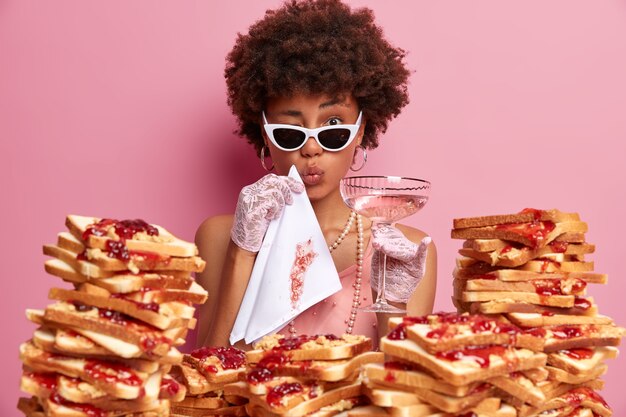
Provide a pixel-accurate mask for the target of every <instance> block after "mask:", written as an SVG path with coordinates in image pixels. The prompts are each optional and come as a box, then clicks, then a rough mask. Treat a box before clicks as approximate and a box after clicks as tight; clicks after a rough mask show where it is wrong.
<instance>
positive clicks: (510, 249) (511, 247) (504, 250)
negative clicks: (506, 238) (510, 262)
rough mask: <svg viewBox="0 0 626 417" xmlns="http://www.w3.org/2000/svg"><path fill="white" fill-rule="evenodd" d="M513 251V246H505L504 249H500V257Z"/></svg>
mask: <svg viewBox="0 0 626 417" xmlns="http://www.w3.org/2000/svg"><path fill="white" fill-rule="evenodd" d="M512 250H513V246H511V245H506V246H505V247H503V248H502V250H501V251H500V255H504V254H505V253H509V252H511V251H512Z"/></svg>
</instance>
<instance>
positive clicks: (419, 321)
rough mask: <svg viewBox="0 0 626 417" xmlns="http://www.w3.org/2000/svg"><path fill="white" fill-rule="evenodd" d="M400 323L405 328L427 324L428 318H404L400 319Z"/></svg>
mask: <svg viewBox="0 0 626 417" xmlns="http://www.w3.org/2000/svg"><path fill="white" fill-rule="evenodd" d="M402 323H404V324H405V325H407V326H410V325H411V324H428V316H419V317H415V316H406V317H403V318H402Z"/></svg>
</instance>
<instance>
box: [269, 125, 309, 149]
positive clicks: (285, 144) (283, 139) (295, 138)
mask: <svg viewBox="0 0 626 417" xmlns="http://www.w3.org/2000/svg"><path fill="white" fill-rule="evenodd" d="M273 133H274V139H275V140H276V142H277V143H278V144H279V145H280V146H281V147H282V148H285V149H296V148H297V147H298V146H300V145H302V143H303V142H304V140H305V139H306V137H305V136H306V135H305V134H304V132H300V131H299V130H296V129H288V128H282V127H281V128H279V129H274V132H273Z"/></svg>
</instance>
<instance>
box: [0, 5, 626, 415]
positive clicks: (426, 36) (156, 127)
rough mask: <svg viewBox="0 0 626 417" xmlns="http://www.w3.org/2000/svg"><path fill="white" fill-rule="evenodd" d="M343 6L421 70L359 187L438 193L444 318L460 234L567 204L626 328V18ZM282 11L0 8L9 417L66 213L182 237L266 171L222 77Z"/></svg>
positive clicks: (576, 9) (615, 396)
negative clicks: (404, 181) (21, 357)
mask: <svg viewBox="0 0 626 417" xmlns="http://www.w3.org/2000/svg"><path fill="white" fill-rule="evenodd" d="M350 3H351V4H353V5H355V6H360V5H365V4H367V5H368V6H369V7H371V8H372V9H374V11H375V13H376V16H377V19H378V22H379V23H380V24H381V25H382V26H383V27H384V28H385V32H386V34H387V36H388V38H389V39H390V40H391V41H392V42H393V43H394V44H396V45H399V46H402V47H403V48H404V49H406V50H407V51H409V55H408V59H407V61H408V63H409V65H410V67H411V68H412V69H413V70H414V71H415V73H414V74H413V76H412V78H411V85H410V94H411V99H412V101H411V104H409V106H408V107H407V108H406V109H405V111H404V112H403V113H402V115H401V116H400V117H399V118H398V119H397V120H396V121H395V122H394V123H393V124H392V125H391V127H390V129H389V130H388V132H387V134H386V135H385V137H384V138H383V139H382V145H381V146H380V148H379V149H377V150H375V151H373V152H370V159H369V163H368V165H367V167H366V169H365V170H364V171H363V172H365V173H368V174H392V175H409V176H417V177H422V178H427V179H429V180H431V181H432V183H433V193H432V197H431V201H430V202H429V204H428V205H427V207H426V208H425V209H424V210H423V211H422V212H421V213H419V214H418V215H416V216H414V217H413V218H411V219H409V220H408V221H407V223H409V224H412V225H414V226H417V227H420V228H422V229H424V230H425V231H427V232H428V233H430V234H431V235H432V236H433V237H434V239H435V242H436V243H437V245H438V250H439V270H440V274H439V291H438V294H437V301H436V310H451V309H452V304H451V302H450V294H451V281H452V279H451V271H452V269H453V266H454V258H455V256H456V250H457V249H458V248H459V247H460V245H461V242H460V241H453V240H451V239H450V238H449V233H450V228H451V222H452V218H454V217H463V216H474V215H486V214H496V213H508V212H515V211H517V210H520V209H522V208H524V207H537V208H553V207H556V208H560V209H561V210H565V211H577V212H579V213H580V214H581V216H582V217H583V220H585V221H587V222H588V223H589V226H590V231H589V233H588V240H589V241H590V242H592V243H595V244H597V253H596V254H595V255H593V259H594V260H595V262H596V270H597V271H598V272H605V273H608V274H609V276H610V283H609V285H608V286H605V287H600V286H596V287H592V288H591V290H590V293H591V294H592V295H593V296H594V297H595V299H596V301H597V303H598V304H599V306H600V310H601V312H602V313H604V314H607V315H610V316H612V317H614V319H615V320H616V321H617V322H618V323H619V324H622V325H626V313H624V309H623V304H624V293H625V292H626V284H625V283H624V281H623V278H624V277H622V276H621V275H622V270H623V267H622V262H623V261H622V259H621V258H622V256H624V255H623V254H622V253H621V250H622V246H623V245H622V244H621V242H620V241H619V240H618V239H620V238H623V236H624V235H625V234H626V227H625V222H624V220H623V216H624V214H623V213H624V212H626V200H625V198H624V188H623V181H624V180H625V179H626V178H625V177H626V175H625V173H626V172H625V169H624V161H623V155H624V154H625V150H626V149H625V147H626V146H625V141H626V117H625V115H626V77H624V74H626V25H625V24H624V22H625V18H626V5H625V3H624V2H623V1H617V0H612V1H602V2H590V1H586V0H585V1H582V0H576V1H573V0H558V1H550V2H543V1H529V2H501V1H499V0H482V1H473V2H465V1H457V2H452V1H438V2H432V1H413V0H405V1H393V2H389V1H388V0H384V1H383V0H381V1H379V0H368V1H351V2H350ZM217 4H219V6H217ZM278 4H280V2H279V1H264V2H261V1H243V0H229V1H227V2H219V3H217V2H210V1H205V2H201V1H187V2H176V1H170V2H158V3H155V2H151V1H134V2H124V1H113V2H106V3H105V2H94V1H79V0H72V1H70V0H64V1H55V2H35V1H17V0H8V1H6V0H5V1H4V2H2V3H0V60H1V63H0V138H1V142H0V143H1V145H0V146H1V148H0V155H1V158H2V164H1V166H0V181H1V190H2V201H3V203H2V217H1V221H2V225H1V229H0V230H2V233H3V237H4V238H3V239H1V240H0V245H1V247H0V253H2V254H3V256H2V258H3V259H4V261H3V262H4V268H3V270H2V272H3V274H2V275H3V277H2V294H3V295H4V296H3V298H4V301H3V302H2V303H0V308H1V309H2V310H1V312H0V317H1V318H2V329H4V330H3V331H4V333H3V340H4V341H5V342H4V343H3V344H2V345H1V347H0V350H1V352H0V353H1V357H2V366H1V368H0V369H2V374H3V375H2V378H1V382H0V383H1V384H2V386H1V388H0V396H1V398H2V400H1V412H0V414H2V415H3V416H10V415H18V412H17V411H15V404H16V401H17V397H18V396H19V392H18V381H19V375H20V363H19V361H18V359H17V356H18V345H19V343H21V342H22V341H25V340H26V339H28V338H29V337H30V335H31V333H32V331H33V330H34V328H35V326H34V325H32V324H30V323H29V322H27V320H26V319H25V318H24V310H25V309H26V308H43V307H44V306H45V305H46V304H47V303H48V301H47V292H48V289H49V288H50V287H52V286H55V285H59V283H60V281H58V280H57V279H55V278H53V277H50V276H47V275H46V274H45V273H44V271H43V266H42V263H43V261H44V257H43V256H42V255H41V246H42V244H44V243H49V242H53V241H54V240H55V237H56V233H57V232H59V231H61V230H62V229H63V222H64V218H65V215H66V214H68V213H78V214H85V215H95V216H110V217H123V218H126V217H142V218H145V219H147V220H149V221H151V222H155V223H159V224H162V225H165V226H167V227H168V228H169V229H170V230H172V231H173V232H175V233H176V234H178V235H180V236H181V237H183V238H186V239H190V240H191V239H193V236H194V232H195V229H196V227H197V226H198V224H199V223H200V222H201V221H202V220H203V219H204V218H205V217H207V216H211V215H214V214H218V213H224V212H229V211H232V210H233V207H234V205H235V202H236V197H237V194H238V191H239V189H240V188H241V187H242V186H243V185H245V184H248V183H250V182H253V181H254V180H255V179H257V178H258V177H260V176H261V175H262V174H263V171H262V169H261V167H260V164H259V161H258V159H255V155H254V153H253V151H252V149H251V148H250V147H248V146H247V145H246V144H245V141H244V140H242V139H239V138H237V137H236V136H235V135H234V134H233V133H232V132H233V130H234V128H235V125H234V120H233V117H232V116H231V115H230V112H229V110H228V108H227V106H226V98H225V87H224V81H223V76H222V71H223V67H224V57H225V55H226V53H227V52H228V51H229V49H230V48H231V47H232V45H233V42H234V39H235V36H236V34H237V32H239V31H244V30H245V29H246V28H247V27H248V26H249V25H250V24H251V23H252V22H253V21H255V20H256V19H258V18H260V17H261V15H262V14H263V12H264V10H265V9H266V8H270V7H274V6H277V5H278ZM391 6H393V7H391ZM609 368H610V370H609V374H608V376H607V377H606V380H607V388H606V389H605V390H604V392H603V394H604V395H605V396H606V397H607V399H608V401H609V403H610V404H611V405H612V406H613V408H614V410H615V415H617V416H620V415H624V414H626V398H625V397H624V396H623V395H621V396H620V395H619V394H620V393H623V383H622V382H621V381H620V377H619V375H620V374H622V375H624V374H625V373H626V360H624V359H623V358H620V359H617V360H614V361H611V362H610V363H609Z"/></svg>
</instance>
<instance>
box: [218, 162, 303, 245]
mask: <svg viewBox="0 0 626 417" xmlns="http://www.w3.org/2000/svg"><path fill="white" fill-rule="evenodd" d="M303 191H304V184H302V183H301V182H298V181H296V180H295V179H293V178H290V177H279V176H278V175H275V174H268V175H266V176H264V177H263V178H261V179H260V180H258V181H257V182H255V183H254V184H251V185H248V186H245V187H243V189H242V190H241V192H240V193H239V200H238V201H237V208H236V209H235V221H234V223H233V228H232V229H231V230H230V237H231V239H232V240H233V242H235V244H236V245H237V246H239V247H240V248H242V249H245V250H248V251H250V252H258V251H259V249H260V248H261V244H262V243H263V237H264V236H265V232H266V231H267V227H268V226H269V224H270V221H271V220H272V219H275V218H277V217H278V216H280V214H281V213H282V211H283V208H284V207H285V204H292V203H293V195H292V194H291V193H292V192H294V193H301V192H303Z"/></svg>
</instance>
